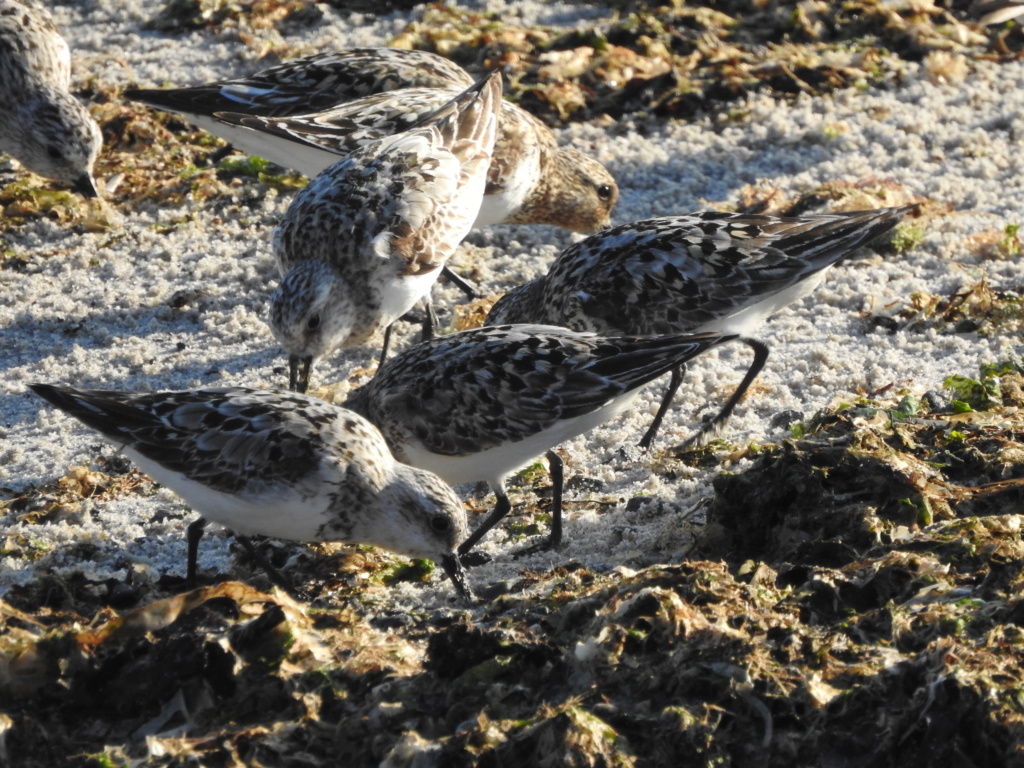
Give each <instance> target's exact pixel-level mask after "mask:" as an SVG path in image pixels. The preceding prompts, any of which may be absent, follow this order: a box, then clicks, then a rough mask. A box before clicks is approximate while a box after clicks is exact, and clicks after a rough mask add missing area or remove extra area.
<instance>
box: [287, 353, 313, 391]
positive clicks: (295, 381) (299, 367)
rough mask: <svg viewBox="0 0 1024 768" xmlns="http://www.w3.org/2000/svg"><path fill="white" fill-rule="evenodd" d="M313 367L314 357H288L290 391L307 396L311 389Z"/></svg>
mask: <svg viewBox="0 0 1024 768" xmlns="http://www.w3.org/2000/svg"><path fill="white" fill-rule="evenodd" d="M312 365H313V357H312V355H311V356H309V357H299V356H298V355H289V356H288V389H290V390H291V391H292V392H299V393H301V394H306V390H307V389H309V369H310V368H311V367H312Z"/></svg>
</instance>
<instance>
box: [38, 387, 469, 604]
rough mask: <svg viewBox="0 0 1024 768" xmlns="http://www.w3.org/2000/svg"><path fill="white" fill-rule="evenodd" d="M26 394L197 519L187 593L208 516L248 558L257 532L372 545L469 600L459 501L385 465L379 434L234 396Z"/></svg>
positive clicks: (295, 399)
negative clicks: (103, 441) (81, 428)
mask: <svg viewBox="0 0 1024 768" xmlns="http://www.w3.org/2000/svg"><path fill="white" fill-rule="evenodd" d="M31 388H32V391H33V392H35V393H36V394H37V395H39V396H40V397H42V398H43V399H44V400H46V401H47V402H49V403H51V404H52V405H54V406H56V407H57V408H59V409H61V410H62V411H64V412H65V413H67V414H68V415H70V416H73V417H75V418H76V419H78V420H79V421H81V422H82V423H83V424H85V425H86V426H88V427H91V428H92V429H95V430H97V431H98V432H100V433H101V434H102V435H103V436H104V437H106V438H107V439H109V440H110V441H112V442H113V443H115V444H116V445H117V446H118V447H119V448H120V449H121V450H122V451H123V452H124V453H125V454H126V455H127V456H128V457H129V458H130V459H131V460H132V461H133V462H135V463H136V464H137V465H138V466H139V468H141V469H142V470H143V471H144V472H145V473H146V474H148V475H149V476H150V477H152V478H153V479H154V480H156V481H157V482H158V483H160V484H162V485H165V486H167V487H168V488H170V489H171V490H173V491H174V492H175V493H177V494H178V495H179V496H181V497H182V498H183V499H184V500H185V501H186V502H187V503H188V504H189V506H191V507H192V508H193V509H195V511H196V512H198V513H199V514H200V515H202V517H200V518H199V519H197V520H196V521H195V522H193V523H192V524H191V525H189V526H188V565H187V581H188V583H189V584H190V585H194V584H195V577H196V557H197V552H198V547H199V539H200V538H201V537H202V535H203V527H204V526H205V525H206V520H207V518H209V519H210V520H213V521H215V522H218V523H220V524H221V525H224V526H226V527H227V528H230V529H231V530H232V531H233V532H234V533H235V535H236V538H237V539H238V540H239V542H241V543H242V544H243V546H245V547H246V548H247V549H249V550H250V551H251V552H255V550H254V549H253V548H252V546H251V544H250V543H249V541H248V539H247V538H246V537H247V536H251V535H253V534H260V535H263V536H273V537H275V538H280V539H288V540H291V541H343V542H347V543H350V544H357V543H358V544H373V545H375V546H379V547H383V548H384V549H389V550H391V551H393V552H397V553H399V554H403V555H408V556H410V557H427V558H431V559H434V560H438V561H439V562H440V563H441V565H442V566H443V567H444V569H445V571H446V572H447V573H448V575H449V576H450V577H451V579H452V583H453V584H454V585H455V588H456V589H457V590H458V591H459V593H460V594H461V595H463V596H464V597H467V598H469V597H471V596H472V593H471V592H470V589H469V586H468V584H467V582H466V577H465V571H464V569H463V568H462V564H461V563H460V561H459V558H458V555H457V553H456V547H457V546H458V544H459V542H461V541H462V540H463V539H465V538H466V513H465V510H464V508H463V506H462V503H461V502H460V501H459V499H458V497H457V496H456V495H455V493H454V492H453V491H452V489H451V488H449V487H448V486H447V485H445V484H444V483H443V482H442V481H441V480H439V479H438V478H437V477H436V476H434V475H432V474H430V473H429V472H425V471H423V470H420V469H414V468H413V467H408V466H406V465H404V464H400V463H398V462H396V461H395V460H394V458H393V457H392V455H391V453H390V452H389V451H388V449H387V446H386V445H385V443H384V440H383V438H382V437H381V434H380V432H379V431H378V430H377V429H376V428H375V427H374V426H373V425H372V424H371V423H369V422H368V421H367V420H366V419H364V418H363V417H361V416H359V415H357V414H355V413H352V412H351V411H347V410H345V409H343V408H339V407H337V406H334V405H330V404H329V403H325V402H323V401H321V400H316V399H314V398H311V397H307V396H305V395H299V394H294V393H290V392H275V391H267V390H253V389H243V388H240V387H228V388H222V389H203V390H193V391H185V392H158V393H153V394H134V393H130V392H114V391H107V390H96V389H75V388H74V387H62V386H55V385H51V384H32V385H31ZM264 566H265V567H267V568H268V573H269V574H270V576H271V578H272V579H273V580H274V581H275V582H276V583H278V584H279V585H281V586H284V587H286V588H287V587H288V585H287V583H286V582H284V581H283V579H282V578H281V576H280V575H279V574H277V572H276V571H275V570H274V569H273V568H272V567H271V566H269V564H267V563H265V561H264Z"/></svg>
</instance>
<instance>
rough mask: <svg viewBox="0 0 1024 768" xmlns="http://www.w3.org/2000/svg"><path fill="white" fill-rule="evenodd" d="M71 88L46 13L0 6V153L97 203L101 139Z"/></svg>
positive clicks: (12, 1) (66, 59) (5, 2)
mask: <svg viewBox="0 0 1024 768" xmlns="http://www.w3.org/2000/svg"><path fill="white" fill-rule="evenodd" d="M70 87H71V51H70V49H69V48H68V44H67V43H66V42H65V41H64V38H63V37H61V34H60V32H59V31H58V29H57V27H56V25H55V24H54V22H53V17H52V16H50V13H49V11H47V10H46V8H44V7H43V6H42V5H40V4H38V3H36V2H30V1H29V0H0V151H2V152H6V153H8V154H10V155H13V156H14V157H15V158H17V160H18V161H19V162H20V163H21V164H22V165H24V166H25V167H26V168H28V169H29V170H30V171H32V172H34V173H38V174H39V175H40V176H45V177H47V178H49V179H53V180H54V181H58V182H60V183H62V184H67V185H68V186H70V187H71V188H73V189H74V190H75V191H76V192H78V193H79V194H81V195H83V196H84V197H97V195H98V193H97V191H96V183H95V181H94V180H93V175H92V173H93V164H94V163H95V162H96V157H97V155H98V154H99V151H100V148H101V147H102V145H103V137H102V135H101V134H100V129H99V126H98V125H96V121H95V120H93V119H92V117H91V116H90V115H89V112H88V110H87V109H86V108H85V107H84V106H83V105H82V103H81V102H80V101H78V99H76V98H75V97H74V96H72V95H71V92H70V90H69V89H70Z"/></svg>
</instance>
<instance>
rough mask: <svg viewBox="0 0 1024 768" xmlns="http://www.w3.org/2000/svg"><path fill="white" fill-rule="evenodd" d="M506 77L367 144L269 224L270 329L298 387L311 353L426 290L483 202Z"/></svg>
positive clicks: (361, 338) (363, 329)
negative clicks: (276, 277)
mask: <svg viewBox="0 0 1024 768" xmlns="http://www.w3.org/2000/svg"><path fill="white" fill-rule="evenodd" d="M500 101H501V76H500V75H499V74H497V73H495V74H493V75H491V76H490V77H488V78H486V79H485V80H482V81H481V82H480V83H478V84H476V85H475V86H473V87H472V88H470V89H468V90H467V91H464V92H463V93H462V94H461V95H460V96H459V97H458V98H456V99H455V100H453V101H451V102H449V103H448V105H446V107H444V108H443V109H442V110H441V111H440V113H439V114H438V115H436V116H435V117H434V118H432V119H431V120H429V121H428V122H426V123H425V124H423V125H420V126H418V127H415V128H412V129H410V130H409V131H406V132H404V133H401V134H398V135H396V136H390V137H388V138H384V139H380V140H377V141H374V142H370V143H369V144H367V145H366V146H364V147H362V148H361V149H359V150H358V151H356V152H354V153H353V154H352V155H350V156H349V157H347V158H345V159H343V160H341V161H339V162H338V163H335V164H334V165H332V166H330V167H329V168H328V169H327V170H326V171H324V172H323V173H321V174H320V175H319V176H317V177H316V178H315V179H314V180H313V181H312V183H311V184H310V185H309V186H308V187H306V188H305V189H303V190H302V191H301V192H300V193H299V194H298V195H296V197H295V199H294V200H293V201H292V204H291V205H290V206H289V208H288V211H287V212H286V213H285V215H284V218H283V219H282V221H281V224H280V226H278V227H277V229H276V230H274V236H273V246H274V254H275V256H276V257H277V262H278V266H279V268H280V270H281V273H282V275H283V276H284V277H283V278H282V280H281V284H280V285H279V286H278V288H277V290H276V291H275V292H274V294H273V296H272V298H271V307H270V328H271V330H272V331H273V333H274V336H275V337H276V338H277V339H278V341H280V342H281V344H282V345H283V346H284V348H285V350H286V351H287V352H288V355H289V366H290V369H291V375H290V382H289V386H290V387H291V388H292V389H298V390H299V391H305V389H306V387H307V386H308V381H309V371H310V368H311V366H312V365H313V364H314V362H315V361H316V360H317V359H319V358H320V357H323V356H324V355H326V354H328V353H330V352H331V351H333V350H334V349H337V348H339V347H350V346H357V345H360V344H365V343H366V342H368V341H369V340H370V339H371V338H372V337H373V335H374V334H375V333H376V332H377V331H379V330H383V329H385V328H387V327H388V326H390V325H391V323H392V322H394V321H395V320H396V319H397V318H399V317H401V316H402V315H403V314H405V313H406V312H407V311H409V309H411V308H412V307H413V305H414V304H415V303H416V302H417V301H418V300H419V299H421V298H423V297H424V296H426V295H427V294H428V292H429V291H430V288H431V286H432V285H433V284H434V281H435V280H436V279H437V276H438V274H439V273H440V272H441V269H442V268H443V267H444V264H445V262H446V261H447V260H448V258H449V257H450V256H451V255H452V254H453V253H454V252H455V249H456V247H457V246H458V244H459V243H460V242H461V241H462V239H463V238H464V237H465V236H466V235H467V234H468V232H469V230H470V228H471V227H472V225H473V220H474V219H475V218H476V215H477V212H478V211H479V209H480V201H481V200H482V199H483V191H484V185H485V183H486V176H487V166H488V164H489V163H490V158H491V149H492V148H493V145H494V136H495V131H496V128H497V111H498V104H499V103H500Z"/></svg>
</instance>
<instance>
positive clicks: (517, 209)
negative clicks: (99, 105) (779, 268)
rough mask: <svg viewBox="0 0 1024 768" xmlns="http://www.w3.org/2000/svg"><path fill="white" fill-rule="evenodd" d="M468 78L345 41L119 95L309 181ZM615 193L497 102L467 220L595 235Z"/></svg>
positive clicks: (605, 178)
mask: <svg viewBox="0 0 1024 768" xmlns="http://www.w3.org/2000/svg"><path fill="white" fill-rule="evenodd" d="M472 82H473V80H472V78H471V77H470V75H469V74H468V73H467V72H466V71H465V70H464V69H462V68H461V67H459V66H458V65H457V64H454V63H453V62H451V61H449V60H448V59H445V58H443V57H441V56H438V55H437V54H434V53H429V52H426V51H406V50H400V49H395V48H355V49H351V50H346V51H339V52H337V53H327V54H320V55H318V56H311V57H308V58H305V59H297V60H295V61H292V62H288V63H286V64H282V65H280V66H277V67H272V68H270V69H266V70H263V71H261V72H257V73H256V74H255V75H252V76H250V77H247V78H239V79H236V80H226V81H221V82H217V83H209V84H206V85H197V86H193V87H190V88H171V89H165V90H156V89H147V90H140V89H129V90H127V91H125V94H124V95H125V96H126V97H127V98H130V99H136V100H138V101H142V102H145V103H146V104H149V105H150V106H153V107H156V108H157V109H163V110H167V111H171V112H179V113H181V114H183V115H185V116H186V117H187V118H188V119H189V120H190V121H191V122H193V123H194V124H196V125H198V126H200V127H201V128H204V129H206V130H208V131H210V132H211V133H215V134H217V135H218V136H221V137H223V138H225V139H227V140H228V141H230V142H231V143H232V144H233V145H234V146H236V147H238V148H240V149H242V150H244V151H246V152H248V153H250V154H254V155H258V156H260V157H265V158H267V159H268V160H271V161H273V162H275V163H278V164H280V165H283V166H286V167H289V168H294V169H295V170H297V171H301V172H302V173H304V174H306V175H307V176H311V177H312V176H315V175H317V174H318V173H320V172H321V171H323V170H324V169H325V168H327V167H328V166H330V165H331V164H333V163H335V162H337V160H338V157H339V156H344V155H347V154H348V153H350V152H352V151H353V150H355V149H356V148H358V147H359V146H361V145H362V144H364V143H366V142H368V141H372V140H373V139H377V138H381V137H383V136H386V135H390V134H393V133H397V132H400V131H403V130H407V129H408V128H409V127H410V126H411V125H412V124H414V123H416V122H418V121H419V120H421V119H423V118H424V117H425V116H426V115H428V114H429V113H430V112H433V111H434V110H436V109H438V108H439V107H441V106H442V105H443V104H444V103H445V102H446V101H448V100H450V99H452V98H454V97H455V96H456V95H457V94H458V92H459V91H460V90H462V89H464V88H466V87H467V86H469V85H471V84H472ZM618 195H619V191H618V187H617V186H616V184H615V180H614V179H613V178H612V176H611V174H610V173H609V172H608V170H607V169H606V168H605V167H604V166H603V165H601V164H600V163H599V162H597V161H596V160H594V159H593V158H592V157H590V156H589V155H586V154H584V153H583V152H580V151H578V150H576V149H573V148H570V147H559V146H558V142H557V140H556V139H555V135H554V134H553V133H552V132H551V129H550V128H548V127H547V126H546V125H545V124H544V123H542V122H541V121H540V120H538V119H537V118H535V117H534V116H533V115H531V114H529V113H528V112H526V111H525V110H523V109H521V108H519V107H518V106H516V105H515V104H512V103H511V102H507V101H502V103H501V112H500V117H499V130H498V135H497V139H496V141H495V146H494V153H493V156H492V159H491V165H490V169H489V172H488V177H487V187H486V190H485V193H484V199H483V201H482V204H481V207H480V212H479V215H478V216H477V218H476V221H475V225H476V226H486V225H489V224H499V223H508V224H550V225H552V226H558V227H564V228H566V229H570V230H573V231H575V232H596V231H597V230H599V229H601V228H603V227H606V226H608V224H609V223H610V215H611V209H612V208H613V207H614V206H615V203H616V201H617V200H618Z"/></svg>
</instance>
